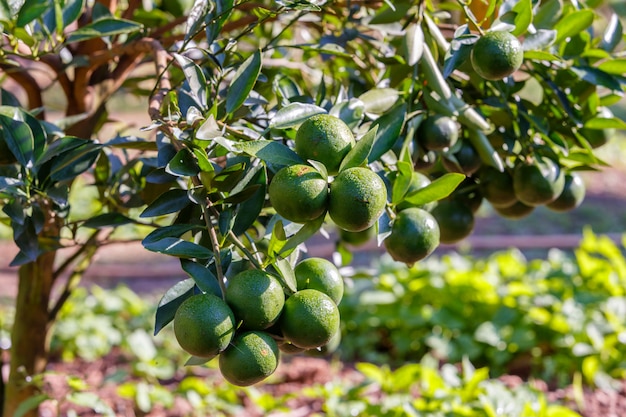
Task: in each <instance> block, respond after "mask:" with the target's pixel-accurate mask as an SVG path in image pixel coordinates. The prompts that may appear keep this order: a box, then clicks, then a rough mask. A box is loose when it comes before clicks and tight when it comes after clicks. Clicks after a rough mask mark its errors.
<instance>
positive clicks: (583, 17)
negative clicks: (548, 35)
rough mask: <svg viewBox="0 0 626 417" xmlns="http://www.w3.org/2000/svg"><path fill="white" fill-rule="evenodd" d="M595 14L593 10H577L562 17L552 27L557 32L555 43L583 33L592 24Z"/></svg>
mask: <svg viewBox="0 0 626 417" xmlns="http://www.w3.org/2000/svg"><path fill="white" fill-rule="evenodd" d="M594 16H595V14H594V12H593V10H589V9H583V10H577V11H575V12H572V13H570V14H568V15H567V16H565V17H563V18H562V19H561V20H559V22H558V23H557V24H556V25H555V26H554V29H555V30H556V31H557V37H556V39H555V43H557V44H558V43H561V42H563V41H564V40H565V39H567V38H569V37H572V36H575V35H576V34H578V33H580V32H582V31H584V30H585V29H587V28H588V27H589V26H591V24H592V23H593V18H594Z"/></svg>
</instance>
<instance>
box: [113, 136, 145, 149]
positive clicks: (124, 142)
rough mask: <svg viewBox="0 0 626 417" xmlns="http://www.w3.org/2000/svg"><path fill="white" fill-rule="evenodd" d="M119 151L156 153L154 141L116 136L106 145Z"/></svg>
mask: <svg viewBox="0 0 626 417" xmlns="http://www.w3.org/2000/svg"><path fill="white" fill-rule="evenodd" d="M106 146H112V147H114V148H120V149H136V150H140V151H156V150H157V145H156V143H155V142H154V141H151V140H145V139H142V138H139V137H137V136H116V137H115V138H113V139H111V140H110V141H108V142H107V143H106Z"/></svg>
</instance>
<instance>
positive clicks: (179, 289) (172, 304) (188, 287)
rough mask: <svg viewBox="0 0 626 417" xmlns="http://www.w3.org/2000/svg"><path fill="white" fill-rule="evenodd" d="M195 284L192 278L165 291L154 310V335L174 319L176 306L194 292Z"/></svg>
mask: <svg viewBox="0 0 626 417" xmlns="http://www.w3.org/2000/svg"><path fill="white" fill-rule="evenodd" d="M195 286H196V284H195V282H194V280H193V279H191V278H189V279H186V280H184V281H180V282H178V283H177V284H175V285H174V286H173V287H171V288H170V289H169V290H167V291H166V292H165V294H164V295H163V297H162V298H161V301H159V305H158V307H157V310H156V317H155V322H154V335H155V336H156V335H157V334H158V333H159V332H160V331H161V330H162V329H163V327H165V326H166V325H167V324H168V323H170V322H171V321H172V320H174V315H175V314H176V310H178V307H180V305H181V304H182V303H183V301H185V300H186V299H187V298H189V297H191V296H192V295H193V294H194V287H195Z"/></svg>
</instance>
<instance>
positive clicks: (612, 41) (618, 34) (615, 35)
mask: <svg viewBox="0 0 626 417" xmlns="http://www.w3.org/2000/svg"><path fill="white" fill-rule="evenodd" d="M623 36H624V28H623V27H622V22H621V21H620V19H619V16H617V14H615V13H612V14H611V18H610V20H609V24H608V25H607V27H606V29H605V30H604V34H603V35H602V41H601V42H600V48H602V49H604V50H605V51H609V52H612V51H613V50H615V48H616V47H617V45H619V43H620V42H621V41H622V38H623ZM622 74H623V72H622Z"/></svg>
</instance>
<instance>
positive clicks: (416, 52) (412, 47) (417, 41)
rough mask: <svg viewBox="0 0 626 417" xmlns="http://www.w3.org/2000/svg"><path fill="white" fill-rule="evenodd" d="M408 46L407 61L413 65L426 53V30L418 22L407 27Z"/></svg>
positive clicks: (406, 42)
mask: <svg viewBox="0 0 626 417" xmlns="http://www.w3.org/2000/svg"><path fill="white" fill-rule="evenodd" d="M404 44H405V48H406V52H405V53H406V63H407V64H409V65H411V66H413V65H415V64H417V63H418V62H419V60H420V58H421V57H422V54H423V53H424V46H425V45H426V44H425V43H424V32H422V28H421V27H420V26H419V25H417V24H411V25H409V27H408V28H407V29H406V34H405V36H404Z"/></svg>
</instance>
